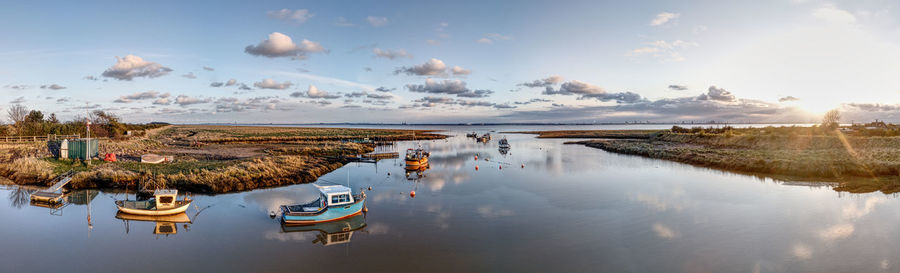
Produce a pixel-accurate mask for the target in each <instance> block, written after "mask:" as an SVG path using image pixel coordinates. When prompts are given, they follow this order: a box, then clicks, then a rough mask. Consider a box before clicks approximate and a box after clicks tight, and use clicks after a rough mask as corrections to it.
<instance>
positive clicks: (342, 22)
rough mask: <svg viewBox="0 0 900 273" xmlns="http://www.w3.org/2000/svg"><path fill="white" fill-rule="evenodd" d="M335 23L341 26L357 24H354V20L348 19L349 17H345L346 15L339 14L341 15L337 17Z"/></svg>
mask: <svg viewBox="0 0 900 273" xmlns="http://www.w3.org/2000/svg"><path fill="white" fill-rule="evenodd" d="M334 25H335V26H339V27H352V26H356V25H355V24H353V22H350V20H347V18H344V17H342V16H339V17H338V18H337V20H336V21H335V22H334Z"/></svg>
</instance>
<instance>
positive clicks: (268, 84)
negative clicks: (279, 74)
mask: <svg viewBox="0 0 900 273" xmlns="http://www.w3.org/2000/svg"><path fill="white" fill-rule="evenodd" d="M291 85H293V83H291V82H290V81H285V82H282V83H279V82H277V81H275V80H273V79H263V80H262V81H260V82H255V83H253V86H255V87H257V88H261V89H277V90H283V89H288V88H289V87H291Z"/></svg>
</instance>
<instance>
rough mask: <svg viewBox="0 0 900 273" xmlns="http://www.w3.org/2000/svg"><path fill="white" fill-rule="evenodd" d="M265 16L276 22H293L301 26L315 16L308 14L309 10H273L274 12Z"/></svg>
mask: <svg viewBox="0 0 900 273" xmlns="http://www.w3.org/2000/svg"><path fill="white" fill-rule="evenodd" d="M266 16H269V17H271V18H275V19H278V20H282V21H293V22H296V23H299V24H302V23H304V22H306V20H309V18H312V17H313V16H315V14H312V13H310V12H309V10H306V9H298V10H289V9H282V10H274V11H269V12H266Z"/></svg>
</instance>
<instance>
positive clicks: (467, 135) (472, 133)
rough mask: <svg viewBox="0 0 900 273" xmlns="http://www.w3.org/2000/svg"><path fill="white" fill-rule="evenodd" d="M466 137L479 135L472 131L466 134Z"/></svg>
mask: <svg viewBox="0 0 900 273" xmlns="http://www.w3.org/2000/svg"><path fill="white" fill-rule="evenodd" d="M466 137H478V134H477V133H475V132H471V133H468V134H466Z"/></svg>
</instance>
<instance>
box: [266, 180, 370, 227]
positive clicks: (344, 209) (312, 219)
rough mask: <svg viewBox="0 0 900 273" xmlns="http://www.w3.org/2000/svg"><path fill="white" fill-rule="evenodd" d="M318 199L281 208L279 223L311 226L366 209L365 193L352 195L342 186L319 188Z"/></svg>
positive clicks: (356, 213) (347, 216)
mask: <svg viewBox="0 0 900 273" xmlns="http://www.w3.org/2000/svg"><path fill="white" fill-rule="evenodd" d="M314 186H316V188H318V189H319V198H317V199H316V200H314V201H312V202H309V203H306V204H299V205H283V206H281V221H282V223H283V224H285V225H312V224H318V223H325V222H330V221H337V220H341V219H346V218H349V217H353V216H354V215H358V214H360V213H362V211H363V208H365V207H366V193H365V192H360V193H359V194H357V195H354V194H352V191H351V190H350V188H348V187H345V186H342V185H328V186H319V185H314Z"/></svg>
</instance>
